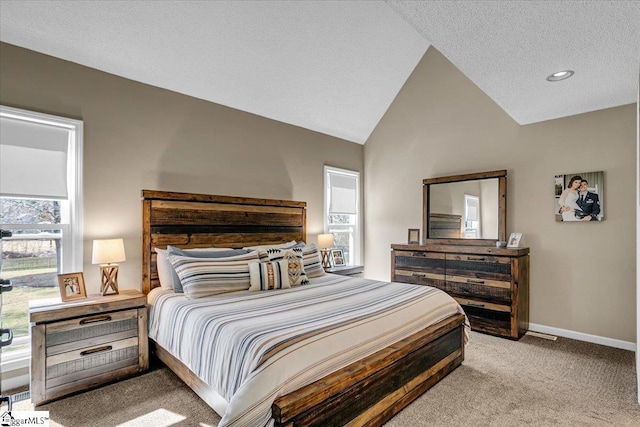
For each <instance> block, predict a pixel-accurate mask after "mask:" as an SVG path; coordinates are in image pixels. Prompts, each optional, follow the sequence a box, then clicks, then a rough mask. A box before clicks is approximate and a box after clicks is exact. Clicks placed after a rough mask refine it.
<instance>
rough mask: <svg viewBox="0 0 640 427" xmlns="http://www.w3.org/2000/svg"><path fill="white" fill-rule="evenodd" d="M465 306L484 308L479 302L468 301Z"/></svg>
mask: <svg viewBox="0 0 640 427" xmlns="http://www.w3.org/2000/svg"><path fill="white" fill-rule="evenodd" d="M465 304H466V305H470V306H472V307H484V304H479V303H477V302H471V301H467V302H466V303H465Z"/></svg>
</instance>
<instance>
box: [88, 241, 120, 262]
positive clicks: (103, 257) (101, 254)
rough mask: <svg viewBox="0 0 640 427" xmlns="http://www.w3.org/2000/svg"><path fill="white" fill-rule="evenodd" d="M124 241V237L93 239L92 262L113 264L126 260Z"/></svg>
mask: <svg viewBox="0 0 640 427" xmlns="http://www.w3.org/2000/svg"><path fill="white" fill-rule="evenodd" d="M126 260H127V258H126V257H125V254H124V242H123V241H122V239H105V240H94V241H93V257H92V259H91V263H92V264H111V263H113V262H121V261H126Z"/></svg>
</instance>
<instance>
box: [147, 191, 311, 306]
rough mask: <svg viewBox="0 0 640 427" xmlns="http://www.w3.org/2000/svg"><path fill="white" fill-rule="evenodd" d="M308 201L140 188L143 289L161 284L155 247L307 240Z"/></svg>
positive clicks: (236, 245) (248, 244) (232, 244)
mask: <svg viewBox="0 0 640 427" xmlns="http://www.w3.org/2000/svg"><path fill="white" fill-rule="evenodd" d="M306 206H307V204H306V202H294V201H289V200H272V199H253V198H247V197H230V196H215V195H209V194H193V193H175V192H167V191H152V190H142V291H143V292H144V293H145V294H147V293H149V291H150V290H151V289H153V288H155V287H158V286H160V282H159V280H158V271H157V269H156V254H155V251H154V250H153V248H162V249H164V248H166V247H167V245H172V246H177V247H180V248H197V247H201V248H202V247H209V248H211V247H218V248H241V247H244V246H257V245H263V244H264V245H267V244H278V243H285V242H289V241H291V240H296V241H300V240H304V241H306V238H307V228H306V227H307V211H306Z"/></svg>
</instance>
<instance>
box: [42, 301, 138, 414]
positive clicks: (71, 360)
mask: <svg viewBox="0 0 640 427" xmlns="http://www.w3.org/2000/svg"><path fill="white" fill-rule="evenodd" d="M143 303H144V296H143V295H142V294H140V293H139V292H131V291H129V292H126V291H123V292H122V293H121V294H119V295H115V296H109V297H93V298H87V299H86V300H84V301H81V302H74V303H72V304H68V303H66V304H65V303H59V304H53V305H50V306H34V307H31V308H30V314H31V319H32V321H33V319H34V318H37V319H47V321H44V322H38V321H36V322H32V324H31V342H32V344H31V346H32V359H31V400H32V402H33V403H34V404H35V405H40V404H42V403H44V402H48V401H50V400H53V399H57V398H59V397H63V396H66V395H69V394H71V393H75V392H78V391H84V390H87V389H89V388H92V387H96V386H99V385H102V384H105V383H108V382H111V381H114V380H117V379H120V378H124V377H127V376H130V375H132V374H135V373H136V372H141V371H143V370H145V369H147V367H148V363H149V360H148V349H147V309H146V307H145V306H144V305H141V304H143Z"/></svg>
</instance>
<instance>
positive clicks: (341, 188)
mask: <svg viewBox="0 0 640 427" xmlns="http://www.w3.org/2000/svg"><path fill="white" fill-rule="evenodd" d="M324 188H325V198H324V205H325V207H324V212H325V215H324V229H325V232H326V233H330V234H333V240H334V248H337V249H342V251H343V252H344V258H345V263H346V264H348V265H349V264H359V263H360V228H361V225H360V173H359V172H355V171H349V170H345V169H338V168H334V167H330V166H325V167H324Z"/></svg>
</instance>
